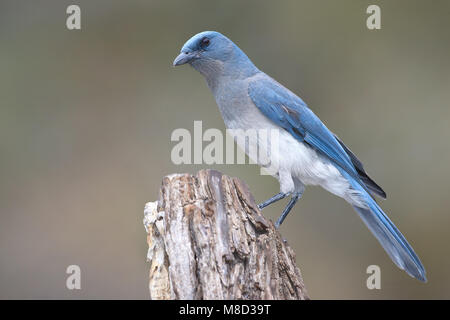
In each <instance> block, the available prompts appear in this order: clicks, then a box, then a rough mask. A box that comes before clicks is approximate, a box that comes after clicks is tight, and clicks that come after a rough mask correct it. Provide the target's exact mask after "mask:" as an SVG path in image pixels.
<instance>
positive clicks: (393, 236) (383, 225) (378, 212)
mask: <svg viewBox="0 0 450 320" xmlns="http://www.w3.org/2000/svg"><path fill="white" fill-rule="evenodd" d="M347 177H348V179H349V181H350V184H351V185H352V187H353V188H354V189H356V190H358V191H359V192H360V193H361V196H362V197H363V199H364V202H365V203H366V205H367V208H360V207H358V206H355V205H354V206H353V208H355V210H356V212H358V214H359V216H360V217H361V219H362V220H363V221H364V223H365V224H366V225H367V227H368V228H369V230H370V231H371V232H372V233H373V235H374V236H375V238H377V240H378V241H379V242H380V244H381V246H382V247H383V248H384V250H386V252H387V254H388V255H389V257H390V258H391V259H392V261H393V262H394V263H395V264H396V265H397V266H398V267H399V268H400V269H402V270H405V271H406V272H407V273H408V274H409V275H410V276H412V277H414V278H416V279H418V280H420V281H423V282H426V281H427V278H426V272H425V268H424V267H423V265H422V263H421V262H420V259H419V257H418V256H417V255H416V253H415V252H414V250H413V248H412V247H411V246H410V245H409V243H408V241H406V239H405V237H404V236H403V235H402V234H401V232H400V231H399V230H398V229H397V227H396V226H395V225H394V224H393V223H392V221H391V220H390V219H389V218H388V217H387V215H386V214H385V213H384V212H383V210H382V209H381V208H380V206H379V205H378V204H377V203H376V201H375V200H374V199H373V198H372V197H371V196H370V194H369V193H368V192H367V191H366V190H365V189H364V188H363V187H362V186H361V185H360V183H358V182H357V181H355V180H354V179H353V178H351V177H349V176H347Z"/></svg>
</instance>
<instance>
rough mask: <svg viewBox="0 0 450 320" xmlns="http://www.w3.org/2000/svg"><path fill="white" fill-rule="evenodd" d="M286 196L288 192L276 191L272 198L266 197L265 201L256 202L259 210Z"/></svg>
mask: <svg viewBox="0 0 450 320" xmlns="http://www.w3.org/2000/svg"><path fill="white" fill-rule="evenodd" d="M287 196H288V193H283V192H280V193H277V194H276V195H274V196H273V197H272V198H270V199H267V200H266V201H264V202H262V203H260V204H258V209H259V210H262V209H264V208H265V207H267V206H268V205H271V204H272V203H274V202H277V201H278V200H281V199H284V198H286V197H287Z"/></svg>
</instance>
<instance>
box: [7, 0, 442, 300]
mask: <svg viewBox="0 0 450 320" xmlns="http://www.w3.org/2000/svg"><path fill="white" fill-rule="evenodd" d="M74 2H75V3H77V4H79V5H80V6H81V9H82V30H81V31H68V30H67V29H66V27H65V19H66V14H65V11H66V7H67V6H68V5H69V4H71V3H74ZM373 3H377V4H379V5H380V6H381V8H382V29H381V30H379V31H369V30H368V29H367V28H366V26H365V19H366V17H367V15H366V13H365V10H366V8H367V6H368V5H369V4H373ZM449 18H450V3H449V2H448V1H432V2H430V1H425V0H422V1H360V0H346V1H334V0H328V1H314V0H308V1H294V0H293V1H257V0H254V1H245V3H244V2H243V1H220V2H217V3H216V2H215V1H126V2H125V1H100V0H97V1H12V0H11V1H2V2H1V4H0V42H1V49H0V150H1V157H0V177H1V179H0V257H1V258H0V298H107V299H108V298H138V299H145V298H148V291H147V276H148V264H147V263H146V261H145V256H146V243H145V231H144V228H143V225H142V218H143V207H144V203H145V202H147V201H150V200H155V199H156V198H157V192H158V188H159V185H160V181H161V178H162V177H163V176H164V175H166V174H169V173H173V172H191V173H194V172H196V171H197V170H199V169H201V168H206V167H207V166H206V165H199V166H194V165H186V166H175V165H173V164H172V163H171V161H170V150H171V148H172V147H173V145H174V144H173V143H171V142H170V134H171V132H172V131H173V130H174V129H176V128H187V129H190V130H192V128H193V121H194V120H203V127H204V129H207V128H220V129H221V130H223V129H224V125H223V122H222V119H221V118H220V114H219V112H218V109H217V107H216V105H215V102H214V100H213V97H212V95H211V93H210V92H209V90H208V89H207V86H206V84H205V82H204V80H203V79H202V77H201V76H200V75H199V74H198V73H196V72H195V71H194V70H192V69H191V68H189V67H183V68H177V69H175V68H173V67H172V65H171V64H172V61H173V58H174V57H175V56H176V55H177V53H178V52H179V50H180V48H181V46H182V45H183V43H184V42H185V41H186V40H187V39H188V38H189V37H190V36H192V35H193V34H195V33H197V32H200V31H203V30H218V31H220V32H222V33H224V34H226V35H227V36H229V37H230V38H231V39H233V40H234V41H235V42H236V43H237V44H238V45H239V46H240V47H241V48H242V49H243V50H244V51H245V52H246V53H247V54H248V55H249V56H250V57H251V59H252V60H253V61H254V63H255V64H256V65H257V66H258V67H260V68H261V69H262V70H264V71H265V72H267V73H268V74H270V75H272V76H273V77H274V78H276V79H277V80H278V81H280V82H281V83H283V84H285V85H286V86H287V87H288V88H290V89H292V90H293V91H294V92H296V93H297V94H299V95H300V96H302V97H303V99H304V100H305V101H306V102H307V103H308V104H309V106H310V107H311V108H312V109H313V110H314V111H315V112H316V113H317V114H318V115H319V116H320V117H321V118H322V119H323V120H324V122H325V123H326V124H327V125H328V127H329V128H330V129H331V130H333V131H334V132H336V133H337V134H338V135H339V136H340V137H341V138H342V139H343V140H344V141H345V142H346V144H348V145H349V147H350V148H351V149H352V150H353V151H354V152H355V153H356V154H357V155H358V156H359V157H360V158H361V160H363V162H364V163H365V166H366V168H367V170H368V172H369V173H370V174H371V175H372V176H373V177H374V179H375V180H376V181H377V182H378V183H379V184H381V185H382V186H383V187H384V189H385V190H386V192H387V194H388V199H387V200H386V201H383V202H382V207H383V208H384V209H385V210H386V212H387V213H388V214H389V216H390V217H391V218H392V220H393V221H394V222H395V223H396V225H397V226H398V227H399V229H400V230H401V231H402V232H403V233H404V234H405V235H406V237H407V239H408V240H409V241H410V243H411V244H412V245H413V247H414V249H415V250H416V251H417V253H418V254H419V256H420V257H421V259H422V261H423V263H424V265H425V267H426V269H427V274H428V279H429V282H428V284H422V283H420V282H418V281H416V280H414V279H412V278H410V277H409V276H408V275H406V273H404V272H402V271H400V270H398V269H397V268H396V267H395V266H394V264H393V263H391V261H390V260H389V258H388V257H387V255H386V254H385V253H384V251H383V250H382V249H381V247H380V246H379V245H378V243H377V242H376V240H375V239H374V238H373V237H372V235H371V234H370V233H369V232H368V230H367V229H366V228H365V226H364V225H363V224H362V222H361V221H360V220H359V218H358V217H357V215H356V214H355V213H354V212H353V210H352V208H351V207H350V206H349V205H348V204H346V203H345V202H344V201H343V200H341V199H338V198H336V197H334V196H333V195H331V194H328V193H327V192H325V191H323V190H321V189H318V188H309V189H307V191H306V192H305V195H304V198H303V199H302V200H301V201H300V203H299V204H298V205H297V206H296V208H295V210H294V211H293V213H291V215H290V216H289V217H288V219H287V221H286V223H285V224H284V225H283V227H282V228H281V231H282V233H283V235H284V236H285V237H286V238H287V239H288V241H289V243H290V244H291V245H292V247H293V248H294V250H295V252H296V253H297V257H298V263H299V265H300V267H301V269H302V271H303V275H304V278H305V282H306V285H307V287H308V289H309V293H310V295H311V297H312V298H314V299H319V298H330V299H335V298H336V299H354V298H357V299H361V298H369V299H381V298H387V299H391V298H402V299H408V298H438V299H439V298H447V299H448V298H450V287H449V285H450V275H449V269H450V255H449V252H450V248H449V242H450V233H449V223H450V216H449V210H450V209H449V208H450V196H449V192H448V184H449V179H450V169H449V162H450V149H449V141H448V138H449V135H450V127H449V120H450V108H449V101H450V90H449V89H450V59H449V56H450V50H449V49H450V41H449V29H450V19H449ZM212 167H213V168H216V169H219V170H221V171H223V172H225V173H227V174H229V175H233V176H238V177H241V178H242V179H244V180H245V181H246V182H247V183H248V184H249V186H250V188H251V190H252V191H253V193H254V195H255V197H256V199H257V200H259V201H262V200H264V199H266V198H268V197H269V196H271V195H273V194H275V193H276V192H278V184H277V182H276V181H275V180H274V179H272V178H270V177H266V176H260V175H259V174H258V173H259V169H258V168H257V167H256V166H249V165H232V166H212ZM284 205H285V202H283V203H279V204H277V205H274V206H272V207H271V208H269V209H268V210H265V211H264V214H265V215H266V216H268V217H270V218H272V219H275V218H276V217H277V216H278V215H279V213H280V212H281V210H282V208H283V206H284ZM70 264H78V265H80V267H81V270H82V290H80V291H69V290H67V289H66V287H65V280H66V274H65V269H66V267H67V266H68V265H70ZM371 264H377V265H379V266H380V267H381V272H382V289H381V290H374V291H369V290H368V289H367V288H366V285H365V283H366V278H367V274H366V273H365V270H366V268H367V266H368V265H371Z"/></svg>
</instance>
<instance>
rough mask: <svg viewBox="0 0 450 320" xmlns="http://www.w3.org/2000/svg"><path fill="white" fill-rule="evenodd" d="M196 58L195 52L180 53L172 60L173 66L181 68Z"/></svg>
mask: <svg viewBox="0 0 450 320" xmlns="http://www.w3.org/2000/svg"><path fill="white" fill-rule="evenodd" d="M195 58H198V54H197V52H195V51H193V52H181V53H180V54H179V55H178V57H176V58H175V60H173V66H174V67H176V66H181V65H182V64H186V63H189V62H191V61H192V60H193V59H195Z"/></svg>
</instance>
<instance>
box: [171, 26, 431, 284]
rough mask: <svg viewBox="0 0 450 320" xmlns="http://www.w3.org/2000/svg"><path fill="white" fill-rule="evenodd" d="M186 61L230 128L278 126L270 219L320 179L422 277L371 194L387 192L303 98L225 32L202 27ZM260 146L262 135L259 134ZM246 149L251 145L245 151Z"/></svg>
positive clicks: (403, 265) (182, 57) (178, 61)
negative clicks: (276, 188)
mask: <svg viewBox="0 0 450 320" xmlns="http://www.w3.org/2000/svg"><path fill="white" fill-rule="evenodd" d="M184 64H189V65H190V66H192V67H193V68H194V69H195V70H197V71H198V72H199V73H200V74H201V75H203V77H204V78H205V79H206V83H207V85H208V87H209V89H210V90H211V92H212V94H213V96H214V98H215V100H216V103H217V105H218V107H219V111H220V113H221V115H222V118H223V120H224V123H225V126H226V128H227V129H248V128H252V129H256V130H261V129H263V130H277V132H278V133H279V134H278V142H277V143H278V148H277V151H276V152H274V153H273V154H270V157H271V159H274V161H275V160H276V161H277V167H276V170H275V172H273V174H272V175H273V176H274V177H275V178H276V179H278V181H279V184H280V192H279V193H277V194H276V195H274V196H273V197H271V198H270V199H268V200H266V201H264V202H262V203H261V204H259V205H258V208H259V209H260V210H262V209H263V208H265V207H267V206H269V205H270V204H272V203H275V202H276V201H279V200H281V199H284V198H286V197H290V200H289V202H288V204H287V205H286V207H285V208H284V210H283V212H282V213H281V215H280V217H279V218H278V220H277V221H276V223H275V226H276V228H279V226H280V225H281V224H282V223H283V221H284V219H285V218H286V217H287V215H288V214H289V212H290V211H291V210H292V208H293V207H294V206H295V204H296V203H297V201H298V200H299V199H300V198H301V196H302V194H303V192H304V190H305V186H307V185H318V186H321V187H322V188H324V189H325V190H327V191H329V192H331V193H332V194H335V195H337V196H338V197H341V198H343V199H344V200H346V201H347V202H348V203H349V204H350V205H352V206H353V208H354V209H355V211H356V212H357V213H358V215H359V216H360V217H361V219H362V220H363V222H364V223H365V224H366V226H367V227H368V229H369V230H370V231H371V232H372V233H373V235H374V236H375V238H376V239H377V240H378V241H379V243H380V244H381V246H382V247H383V248H384V250H385V251H386V253H387V254H388V255H389V257H390V258H391V259H392V261H393V262H394V263H395V264H396V265H397V267H399V268H400V269H402V270H404V271H406V273H407V274H409V275H410V276H411V277H414V278H416V279H418V280H420V281H422V282H426V281H427V278H426V272H425V268H424V267H423V265H422V263H421V261H420V259H419V257H418V256H417V254H416V253H415V252H414V250H413V248H412V247H411V246H410V244H409V243H408V242H407V240H406V239H405V237H404V236H403V235H402V233H401V232H400V231H399V230H398V229H397V227H396V226H395V225H394V223H393V222H392V221H391V220H390V219H389V218H388V216H387V215H386V214H385V213H384V211H383V210H382V209H381V207H380V206H379V204H378V203H377V201H376V200H375V196H378V197H380V198H382V199H385V198H386V193H385V192H384V190H383V189H382V188H381V187H380V186H379V185H378V184H376V183H375V181H374V180H372V179H371V178H370V177H369V176H368V174H367V172H366V171H365V169H364V166H363V164H362V162H361V161H360V160H359V159H358V158H357V157H356V155H355V154H354V153H353V152H352V151H351V150H350V149H349V148H348V147H347V146H346V145H345V144H344V143H343V142H342V140H341V139H339V138H338V136H337V135H336V134H334V133H333V132H331V131H330V130H329V129H328V128H327V127H326V126H325V124H324V123H323V122H322V121H321V120H320V119H319V118H318V117H317V116H316V114H314V113H313V111H312V110H311V109H310V108H309V107H308V106H307V105H306V103H305V102H304V101H303V100H302V99H301V98H300V97H298V96H297V95H296V94H294V93H293V92H292V91H290V90H289V89H287V88H286V87H284V86H283V85H281V84H280V83H279V82H277V81H276V80H274V79H273V78H271V77H270V76H269V75H267V74H266V73H264V72H263V71H261V70H260V69H258V68H257V67H256V66H255V65H254V64H253V62H252V61H251V60H250V59H249V57H248V56H247V55H246V54H245V53H244V52H243V51H242V50H241V49H240V48H239V47H238V46H237V45H236V44H234V43H233V42H232V41H231V40H230V39H229V38H227V37H226V36H224V35H223V34H221V33H219V32H217V31H203V32H200V33H198V34H196V35H194V36H192V37H191V38H190V39H189V40H188V41H186V43H185V44H184V45H183V46H182V48H181V51H180V53H179V55H178V56H177V57H176V58H175V60H174V61H173V65H174V66H180V65H184ZM257 143H258V144H259V145H261V140H260V139H257ZM245 152H248V150H245Z"/></svg>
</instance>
